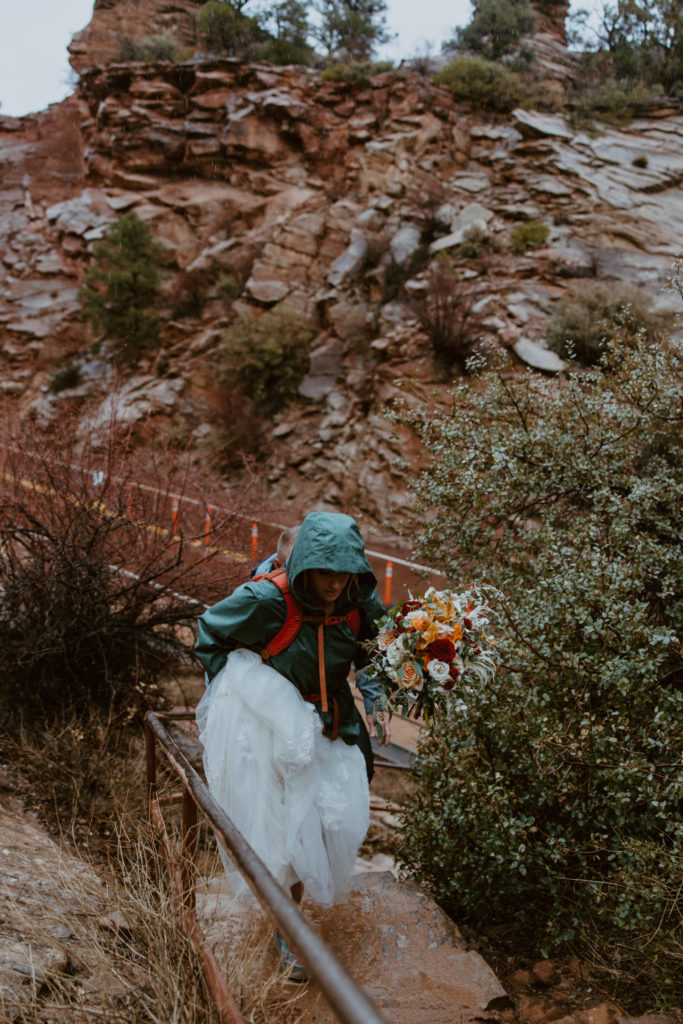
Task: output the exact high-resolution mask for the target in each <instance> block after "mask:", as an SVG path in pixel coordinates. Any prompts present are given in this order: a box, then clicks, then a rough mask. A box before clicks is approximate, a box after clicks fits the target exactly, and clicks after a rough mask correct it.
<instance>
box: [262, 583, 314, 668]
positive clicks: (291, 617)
mask: <svg viewBox="0 0 683 1024" xmlns="http://www.w3.org/2000/svg"><path fill="white" fill-rule="evenodd" d="M254 580H270V582H271V583H274V584H275V586H276V587H277V589H278V590H279V591H280V593H281V594H282V596H283V597H284V599H285V604H286V605H287V615H286V617H285V621H284V623H283V625H282V627H281V629H280V630H279V632H277V633H276V634H275V636H274V637H273V639H272V640H270V641H269V642H268V643H267V644H266V646H265V647H264V648H263V650H262V651H261V660H262V661H268V659H269V658H272V657H273V655H275V654H279V653H280V651H284V649H285V647H289V645H290V644H291V642H292V640H293V639H294V637H295V636H296V635H297V633H298V632H299V630H300V629H301V623H302V622H303V621H304V613H303V609H302V607H301V605H300V604H299V602H298V601H297V599H296V598H295V597H294V595H293V594H292V592H291V591H290V589H289V584H288V582H287V573H286V572H285V570H284V569H273V571H272V572H265V573H262V574H261V575H259V576H254Z"/></svg>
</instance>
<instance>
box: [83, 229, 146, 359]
mask: <svg viewBox="0 0 683 1024" xmlns="http://www.w3.org/2000/svg"><path fill="white" fill-rule="evenodd" d="M93 255H94V260H93V263H92V264H91V266H90V267H89V268H88V270H87V271H86V273H85V277H84V280H83V287H82V288H81V290H80V292H79V298H80V299H81V302H82V304H83V305H82V313H83V316H84V317H85V318H86V320H88V321H89V322H90V323H91V325H92V326H93V327H94V328H95V329H96V330H102V331H103V332H104V333H105V334H106V335H107V337H110V338H112V339H114V341H115V343H116V356H117V358H118V359H120V360H121V361H123V362H126V361H132V360H134V359H135V358H136V357H137V356H138V355H139V354H140V353H141V352H144V351H146V350H148V349H150V348H153V347H154V346H155V345H156V343H157V341H158V337H159V327H160V318H159V315H158V313H157V311H156V307H157V305H158V303H159V283H160V275H161V268H162V267H163V266H164V264H165V262H166V256H165V251H164V248H163V246H161V245H160V244H159V243H158V242H155V241H154V239H153V238H152V233H151V231H150V229H149V227H148V225H147V224H145V222H144V221H142V220H140V218H139V217H138V216H137V214H136V213H127V214H125V216H121V217H119V218H118V220H116V222H115V223H114V224H113V225H112V227H111V228H110V230H109V234H108V235H107V237H106V238H104V239H102V240H101V241H99V242H95V245H94V246H93Z"/></svg>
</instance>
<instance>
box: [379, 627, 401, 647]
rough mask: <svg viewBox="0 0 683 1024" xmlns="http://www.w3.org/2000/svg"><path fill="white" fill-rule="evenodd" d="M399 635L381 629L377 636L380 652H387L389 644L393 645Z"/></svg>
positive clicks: (390, 630) (389, 630)
mask: <svg viewBox="0 0 683 1024" xmlns="http://www.w3.org/2000/svg"><path fill="white" fill-rule="evenodd" d="M397 636H398V633H394V631H393V630H392V629H381V630H380V631H379V633H378V634H377V646H378V647H379V649H380V651H386V649H387V647H388V646H389V644H391V643H393V642H394V640H395V639H396V637H397Z"/></svg>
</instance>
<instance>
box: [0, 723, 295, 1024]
mask: <svg viewBox="0 0 683 1024" xmlns="http://www.w3.org/2000/svg"><path fill="white" fill-rule="evenodd" d="M0 754H1V755H2V760H3V761H4V762H5V763H7V764H12V765H13V768H14V772H15V773H17V774H18V775H19V776H20V780H19V782H18V790H19V792H22V795H24V796H25V797H26V798H27V800H28V802H29V803H30V804H31V806H33V808H34V809H36V810H37V811H38V812H39V814H40V816H41V818H43V820H47V821H48V822H49V824H50V826H51V829H52V831H53V832H54V833H56V834H58V835H59V837H60V839H61V840H62V842H63V843H65V844H68V846H69V847H71V849H75V850H76V851H77V854H76V856H75V857H74V856H72V854H71V853H67V852H66V847H65V853H64V858H63V861H62V862H60V865H59V868H58V870H56V871H55V869H54V865H53V866H52V867H50V866H49V865H47V864H44V866H43V867H42V868H41V867H40V866H37V867H36V868H35V874H34V873H33V871H32V872H31V875H30V878H28V877H27V878H26V882H25V885H26V887H27V888H28V887H29V886H30V889H31V890H32V891H33V890H35V889H38V890H41V891H42V890H45V891H46V892H47V893H49V898H48V899H46V900H43V901H41V903H40V907H39V912H38V913H35V911H32V910H31V908H30V907H29V906H28V905H27V904H26V902H25V901H23V900H17V899H16V898H15V893H14V894H13V893H12V892H10V891H9V890H6V891H4V892H3V891H2V890H1V889H0V908H2V912H1V915H0V916H2V917H3V918H4V922H3V933H4V932H7V934H8V935H10V936H16V935H19V936H21V937H22V940H25V941H26V942H28V944H29V945H31V947H32V948H35V949H40V950H44V949H46V948H51V949H53V950H54V949H55V947H57V949H58V955H56V956H49V957H47V961H48V962H49V963H50V964H51V965H53V966H51V967H50V969H48V970H46V969H45V968H44V966H42V967H41V969H40V971H39V972H38V973H37V979H38V983H36V984H34V985H33V987H32V988H33V990H32V992H29V990H28V988H25V995H26V994H28V995H29V998H28V999H26V1000H25V1002H24V1003H23V1005H22V1007H21V1009H20V1011H19V1012H17V1010H16V1007H14V1008H13V1007H12V1005H11V1003H12V999H11V997H10V995H6V996H5V1002H4V1003H3V997H1V996H0V1020H2V1021H5V1020H7V1021H9V1020H16V1021H17V1022H18V1024H39V1022H41V1024H47V1022H53V1021H54V1022H55V1024H62V1022H65V1021H67V1022H68V1024H81V1021H83V1022H85V1021H92V1020H106V1021H115V1022H117V1024H141V1022H153V1024H200V1022H201V1024H211V1022H213V1021H217V1020H218V1017H217V1014H216V1011H215V1009H214V1007H213V1004H212V1002H211V999H210V996H209V994H208V992H207V990H206V987H205V984H204V981H203V977H202V974H201V968H200V964H199V962H198V959H197V956H196V954H195V952H194V950H193V948H192V946H191V943H190V941H189V939H188V937H187V935H186V933H185V931H184V929H183V927H182V924H181V921H180V919H179V916H178V913H177V905H176V900H175V897H174V890H173V885H172V881H171V879H170V876H169V873H168V870H167V867H166V864H165V862H164V861H163V860H162V858H161V855H160V853H159V850H158V846H157V843H156V841H155V838H154V836H153V834H152V832H151V826H149V824H148V823H147V821H146V813H145V784H144V750H143V745H142V738H141V735H140V732H139V730H137V729H132V728H131V727H126V728H121V727H115V726H114V725H113V724H112V722H111V720H110V719H109V717H108V716H107V715H106V713H103V712H101V711H97V710H94V709H91V710H89V711H88V712H87V713H85V714H83V715H81V716H75V715H72V716H71V717H65V718H63V719H61V720H59V721H56V722H54V723H51V724H50V725H45V726H41V727H36V726H34V727H33V729H32V730H31V731H29V730H26V729H25V730H22V731H20V732H18V733H17V734H16V735H9V734H7V733H5V734H3V735H1V736H0ZM21 777H23V779H24V780H28V779H30V780H31V782H30V783H29V782H27V781H24V782H22V781H21ZM36 779H40V786H36V785H35V780H36ZM158 783H159V791H160V795H161V796H162V797H170V796H171V794H172V793H173V791H174V790H175V789H176V788H177V787H176V785H175V780H174V779H173V778H171V776H170V774H169V773H168V772H167V771H166V770H165V769H164V766H163V762H161V763H160V764H159V771H158ZM165 813H166V818H167V824H168V827H169V831H170V832H171V833H172V843H173V845H174V847H177V845H178V842H179V839H178V836H177V834H176V833H178V832H179V821H178V818H179V807H178V804H170V805H168V806H167V809H166V812H165ZM199 845H200V850H199V860H198V863H199V865H200V869H201V871H202V872H203V873H205V874H207V875H212V874H215V873H217V872H218V871H220V870H221V869H220V862H219V859H218V856H217V853H216V844H215V841H214V840H213V837H212V836H211V834H210V833H209V831H208V830H207V828H206V827H205V826H203V825H202V827H201V829H200V840H199ZM41 859H42V858H41ZM22 884H23V882H22ZM207 923H208V925H209V926H210V927H212V935H213V936H214V938H215V940H216V954H217V957H218V960H219V963H220V964H221V966H223V967H224V969H225V974H226V977H227V979H228V983H229V985H230V987H231V989H232V990H233V992H234V994H235V998H236V1000H237V1002H238V1004H239V1005H240V1006H241V1007H242V1012H243V1014H244V1017H245V1020H246V1021H249V1022H251V1024H266V1022H268V1024H298V1022H299V1021H300V1020H301V1013H300V1012H299V1011H298V1010H297V1002H298V1001H299V999H300V998H301V995H302V989H301V988H299V987H295V986H292V985H287V984H285V983H284V982H283V980H282V974H281V972H280V970H279V964H278V959H277V956H276V954H275V950H274V946H273V930H274V929H273V926H272V924H270V922H269V921H268V919H267V917H266V915H265V914H263V912H261V911H260V910H258V911H257V912H256V915H254V913H253V911H252V908H251V907H250V908H248V910H247V911H246V916H244V915H243V916H241V917H240V916H237V917H236V916H235V915H233V916H232V917H230V918H229V919H228V920H227V921H226V922H223V921H221V922H220V923H219V925H218V926H217V925H216V923H215V922H214V923H213V926H212V924H211V922H207ZM45 959H46V958H45V957H44V958H43V960H42V961H41V963H44V962H45Z"/></svg>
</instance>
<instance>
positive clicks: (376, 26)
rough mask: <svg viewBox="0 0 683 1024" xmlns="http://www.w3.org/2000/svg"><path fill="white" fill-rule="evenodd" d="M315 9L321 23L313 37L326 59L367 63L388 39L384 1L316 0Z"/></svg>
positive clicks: (389, 36)
mask: <svg viewBox="0 0 683 1024" xmlns="http://www.w3.org/2000/svg"><path fill="white" fill-rule="evenodd" d="M317 10H318V13H319V14H320V16H321V23H320V25H319V27H318V29H317V31H316V37H317V39H318V40H319V41H320V42H321V43H322V44H323V46H324V47H325V49H326V50H327V52H328V55H329V56H339V55H343V56H345V57H346V58H348V59H351V60H359V61H360V60H369V59H370V57H371V56H372V54H373V52H374V50H375V48H376V47H377V46H380V45H381V44H382V43H386V42H388V41H389V39H390V38H391V35H390V33H389V31H388V29H387V23H386V11H387V4H386V3H385V0H318V4H317Z"/></svg>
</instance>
